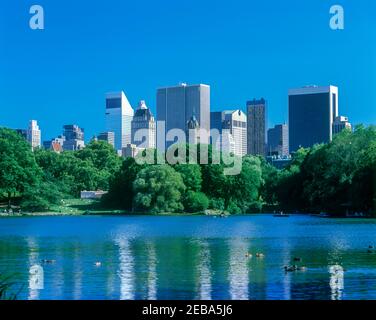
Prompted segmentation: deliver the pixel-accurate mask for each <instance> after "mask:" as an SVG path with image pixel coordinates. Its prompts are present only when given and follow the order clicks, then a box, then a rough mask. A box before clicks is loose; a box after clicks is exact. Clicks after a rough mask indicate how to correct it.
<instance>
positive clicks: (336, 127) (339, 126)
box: [333, 116, 352, 136]
mask: <svg viewBox="0 0 376 320" xmlns="http://www.w3.org/2000/svg"><path fill="white" fill-rule="evenodd" d="M344 129H349V130H352V125H351V123H350V122H349V118H348V117H344V116H339V117H336V118H335V120H334V122H333V136H334V135H336V134H338V133H340V132H341V131H342V130H344Z"/></svg>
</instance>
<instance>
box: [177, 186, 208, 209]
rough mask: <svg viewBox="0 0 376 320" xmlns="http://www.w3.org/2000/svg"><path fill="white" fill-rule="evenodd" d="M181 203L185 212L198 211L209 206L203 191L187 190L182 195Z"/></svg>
mask: <svg viewBox="0 0 376 320" xmlns="http://www.w3.org/2000/svg"><path fill="white" fill-rule="evenodd" d="M183 204H184V209H185V211H186V212H189V213H199V212H204V211H205V210H206V209H207V208H208V207H209V199H208V197H207V196H206V195H205V193H202V192H194V191H192V190H189V191H188V192H187V193H186V195H185V196H184V200H183Z"/></svg>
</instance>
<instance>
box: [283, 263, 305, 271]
mask: <svg viewBox="0 0 376 320" xmlns="http://www.w3.org/2000/svg"><path fill="white" fill-rule="evenodd" d="M284 269H285V271H286V272H296V271H302V272H304V271H307V268H306V267H299V266H297V265H295V264H294V265H292V266H284Z"/></svg>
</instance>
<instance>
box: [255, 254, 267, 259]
mask: <svg viewBox="0 0 376 320" xmlns="http://www.w3.org/2000/svg"><path fill="white" fill-rule="evenodd" d="M256 257H257V258H264V257H265V255H264V254H263V253H256Z"/></svg>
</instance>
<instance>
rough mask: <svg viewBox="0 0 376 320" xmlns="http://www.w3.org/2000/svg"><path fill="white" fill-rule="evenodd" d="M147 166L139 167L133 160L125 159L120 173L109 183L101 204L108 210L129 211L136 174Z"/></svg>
mask: <svg viewBox="0 0 376 320" xmlns="http://www.w3.org/2000/svg"><path fill="white" fill-rule="evenodd" d="M146 167H147V165H146V164H143V165H139V164H138V163H137V162H136V161H135V159H133V158H126V159H124V161H123V164H122V166H121V169H120V171H119V172H118V173H117V174H115V176H114V177H113V179H112V180H111V181H110V190H109V193H108V194H107V195H105V196H104V197H103V198H102V203H103V204H104V205H105V206H106V207H109V208H117V209H119V208H120V209H123V210H127V211H131V210H132V209H133V199H134V191H133V182H134V181H135V180H136V177H137V174H138V173H139V172H140V171H141V170H142V169H144V168H146Z"/></svg>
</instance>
